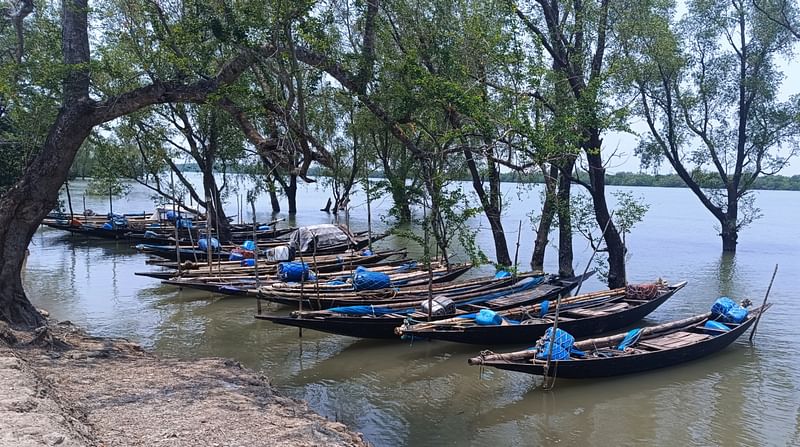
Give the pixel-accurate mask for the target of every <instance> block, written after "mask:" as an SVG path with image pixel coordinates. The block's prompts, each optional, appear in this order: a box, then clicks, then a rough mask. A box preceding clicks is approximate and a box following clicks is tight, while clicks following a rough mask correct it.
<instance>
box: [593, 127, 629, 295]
mask: <svg viewBox="0 0 800 447" xmlns="http://www.w3.org/2000/svg"><path fill="white" fill-rule="evenodd" d="M600 146H601V141H600V136H599V133H598V132H592V133H591V137H590V139H589V141H588V144H587V147H586V159H587V160H588V162H589V182H590V183H591V187H592V189H591V191H590V193H591V195H592V203H593V205H594V214H595V218H596V220H597V224H598V225H599V227H600V230H601V231H602V230H603V229H605V236H604V240H605V242H606V247H607V249H608V287H609V288H611V289H616V288H618V287H624V286H625V284H626V278H625V247H624V245H623V243H622V238H621V237H620V234H619V231H618V230H617V227H616V226H615V225H614V222H612V221H611V214H610V213H609V211H608V203H607V202H606V191H605V187H606V179H605V174H606V170H605V168H604V167H603V160H602V158H601V157H600Z"/></svg>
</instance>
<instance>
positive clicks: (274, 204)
mask: <svg viewBox="0 0 800 447" xmlns="http://www.w3.org/2000/svg"><path fill="white" fill-rule="evenodd" d="M269 202H270V207H271V208H272V214H277V213H280V212H281V201H280V200H278V193H277V192H276V191H275V188H270V190H269Z"/></svg>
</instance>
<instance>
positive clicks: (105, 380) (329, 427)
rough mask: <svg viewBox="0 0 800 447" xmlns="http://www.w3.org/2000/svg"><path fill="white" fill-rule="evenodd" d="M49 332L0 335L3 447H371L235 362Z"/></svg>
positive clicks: (60, 327)
mask: <svg viewBox="0 0 800 447" xmlns="http://www.w3.org/2000/svg"><path fill="white" fill-rule="evenodd" d="M0 324H2V323H0ZM50 328H51V329H50V334H51V335H52V338H50V337H45V340H44V341H41V340H40V341H39V342H38V343H37V344H35V345H30V344H27V342H29V341H30V338H31V335H30V334H20V333H16V334H14V335H16V337H17V338H18V340H17V341H16V343H13V344H11V345H10V344H9V338H11V339H12V340H10V341H12V342H13V337H9V336H8V332H7V331H6V336H5V337H4V336H3V335H2V332H4V328H0V421H1V422H0V445H2V446H6V445H8V446H19V447H27V446H40V445H59V446H175V447H182V446H296V445H297V446H316V445H320V446H322V445H324V446H362V445H365V443H364V442H363V440H362V438H361V436H360V435H359V434H356V433H353V432H351V431H350V430H348V429H347V427H345V426H344V425H343V424H340V423H338V422H333V421H329V420H327V419H325V418H323V417H321V416H320V415H318V414H316V413H314V412H313V411H311V410H309V408H308V407H307V405H306V404H305V403H303V402H302V401H298V400H295V399H290V398H287V397H283V396H280V395H277V394H276V393H275V392H274V391H273V389H272V387H271V386H270V385H269V383H268V381H267V380H266V379H265V378H264V377H261V376H258V375H256V374H255V373H253V372H252V371H249V370H247V369H245V368H242V367H241V366H240V365H239V364H238V363H236V362H232V361H228V360H223V359H200V360H193V361H186V360H176V359H170V358H161V357H158V356H155V355H153V354H150V353H147V352H144V351H143V350H142V349H141V348H140V347H139V346H138V345H135V344H133V343H130V342H127V341H125V340H112V339H102V338H94V337H90V336H87V335H86V334H85V333H83V332H82V331H80V330H79V329H77V328H76V327H74V326H72V325H70V324H57V325H51V327H50ZM4 338H5V341H4V340H3V339H4ZM61 341H63V342H65V344H63V343H62V342H61Z"/></svg>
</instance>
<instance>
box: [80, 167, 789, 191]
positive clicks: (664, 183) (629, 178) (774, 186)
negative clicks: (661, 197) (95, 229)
mask: <svg viewBox="0 0 800 447" xmlns="http://www.w3.org/2000/svg"><path fill="white" fill-rule="evenodd" d="M181 171H182V172H200V171H199V170H198V169H197V167H196V166H193V165H182V166H181ZM232 173H235V174H247V172H245V170H238V171H234V172H232ZM308 175H309V176H310V177H324V176H323V175H321V170H320V169H319V168H315V167H312V168H311V169H309V171H308ZM579 175H580V177H581V178H587V177H588V175H587V174H586V173H584V172H582V173H580V174H579ZM77 178H80V179H85V180H89V179H91V177H80V176H74V177H70V180H72V179H77ZM370 178H374V179H382V178H384V176H383V172H382V171H381V170H375V171H372V173H371V174H370ZM457 180H459V181H472V179H471V178H469V177H463V178H459V179H457ZM500 181H501V182H505V183H531V184H542V183H544V176H542V174H541V173H536V174H524V175H523V174H518V173H515V172H504V173H501V174H500ZM606 185H608V186H642V187H658V188H686V187H687V186H686V184H684V183H683V180H681V178H680V177H678V175H677V174H663V175H654V174H644V173H637V172H617V173H614V174H606ZM702 186H703V187H706V188H711V189H720V188H722V184H721V183H720V182H709V184H706V185H702ZM751 189H752V190H753V191H800V175H793V176H785V175H771V176H764V177H759V178H758V179H756V181H755V183H754V184H753V187H752V188H751Z"/></svg>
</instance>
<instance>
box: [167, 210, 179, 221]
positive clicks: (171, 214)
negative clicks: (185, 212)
mask: <svg viewBox="0 0 800 447" xmlns="http://www.w3.org/2000/svg"><path fill="white" fill-rule="evenodd" d="M180 218H181V213H180V212H177V213H176V212H175V211H167V220H168V221H170V222H175V221H176V220H178V219H180Z"/></svg>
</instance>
